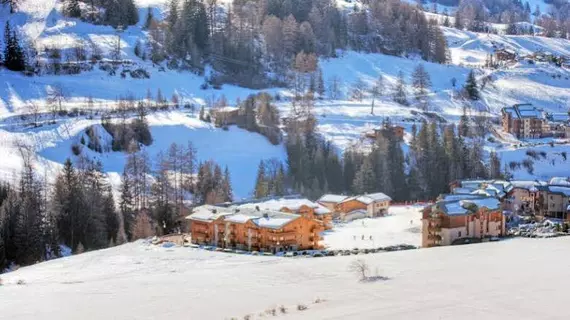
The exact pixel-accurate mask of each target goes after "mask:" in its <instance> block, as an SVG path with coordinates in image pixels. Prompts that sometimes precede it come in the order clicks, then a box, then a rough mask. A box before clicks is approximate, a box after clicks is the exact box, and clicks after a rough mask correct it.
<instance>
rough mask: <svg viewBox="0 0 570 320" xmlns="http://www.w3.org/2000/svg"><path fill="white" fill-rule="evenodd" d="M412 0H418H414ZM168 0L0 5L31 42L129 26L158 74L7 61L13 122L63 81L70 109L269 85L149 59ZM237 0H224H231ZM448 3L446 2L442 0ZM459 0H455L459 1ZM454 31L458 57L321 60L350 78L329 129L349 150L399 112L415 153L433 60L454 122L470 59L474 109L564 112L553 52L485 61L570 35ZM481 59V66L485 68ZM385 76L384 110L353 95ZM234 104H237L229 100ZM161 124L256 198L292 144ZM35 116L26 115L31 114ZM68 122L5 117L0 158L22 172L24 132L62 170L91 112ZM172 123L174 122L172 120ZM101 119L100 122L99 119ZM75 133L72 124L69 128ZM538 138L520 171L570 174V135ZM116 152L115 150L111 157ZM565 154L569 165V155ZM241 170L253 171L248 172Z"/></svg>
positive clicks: (101, 35) (564, 50) (167, 139)
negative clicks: (45, 69) (404, 93)
mask: <svg viewBox="0 0 570 320" xmlns="http://www.w3.org/2000/svg"><path fill="white" fill-rule="evenodd" d="M410 1H411V0H410ZM168 2H169V1H168V0H137V1H136V3H137V5H138V6H139V11H140V17H141V22H140V23H139V25H137V26H131V27H129V28H127V29H126V30H125V31H124V32H123V33H121V34H117V32H116V31H115V30H114V29H113V28H111V27H108V26H95V25H91V24H88V23H85V22H82V21H79V20H76V19H70V18H66V17H64V16H63V15H62V14H61V9H62V8H61V5H62V4H61V2H59V1H55V0H46V1H37V0H22V1H21V4H20V6H19V11H18V13H16V14H14V15H8V8H7V7H6V6H4V7H2V9H0V25H4V22H5V21H6V19H7V18H9V20H10V22H11V24H12V25H13V26H14V27H15V28H16V29H17V30H19V31H20V32H21V33H22V35H25V36H26V38H27V39H28V40H29V42H31V43H34V44H35V45H36V46H39V47H42V46H57V47H59V48H61V49H63V50H66V49H69V48H71V47H73V46H74V45H75V44H76V43H77V42H78V41H79V40H82V41H87V42H93V43H96V44H98V45H99V46H100V47H101V48H102V49H103V51H104V52H105V53H108V52H109V50H110V49H111V48H113V47H114V44H115V40H116V38H117V37H118V36H120V38H121V43H122V47H121V48H122V54H121V55H122V58H125V59H130V60H132V61H134V63H135V65H136V67H140V68H143V69H145V70H147V71H148V72H149V73H150V75H151V78H150V79H131V78H130V77H128V76H127V79H121V77H120V76H119V75H116V76H109V75H108V74H107V73H106V72H104V71H101V70H99V68H98V67H97V66H96V67H95V69H94V70H93V71H90V72H84V73H82V74H79V75H73V76H53V75H44V76H39V77H26V76H24V75H22V74H19V73H13V72H10V71H7V70H5V69H1V70H0V79H2V81H0V119H2V120H3V121H8V122H9V121H13V120H14V119H18V118H19V115H21V114H22V113H25V112H27V110H26V106H27V105H29V103H30V102H35V103H37V104H38V105H39V106H40V107H41V108H43V109H45V108H46V103H45V98H46V96H47V93H48V92H49V91H50V90H51V89H52V88H53V86H56V85H58V86H61V87H62V88H63V89H64V91H65V92H66V93H67V94H68V95H69V97H70V98H69V100H68V101H67V102H66V103H65V104H66V107H68V108H69V109H71V108H73V107H82V106H84V105H85V101H86V97H88V96H92V97H93V98H94V100H95V107H96V108H101V109H105V108H110V107H113V106H114V105H115V102H116V99H117V97H120V96H125V95H127V94H132V95H133V96H135V97H137V98H143V97H145V96H146V92H147V90H149V89H150V91H151V93H152V95H153V96H156V92H157V90H158V89H159V88H160V89H161V91H162V93H163V95H164V96H165V97H167V98H169V97H171V95H173V94H175V93H176V94H177V95H178V96H179V97H180V100H181V101H183V102H189V103H194V104H196V105H197V109H198V108H199V106H200V105H203V104H205V103H206V101H211V100H212V99H214V98H220V97H221V96H222V95H224V96H225V97H226V98H227V100H228V102H229V103H230V104H231V105H232V106H233V104H234V103H235V102H236V101H237V100H238V99H241V100H243V99H245V98H246V97H247V95H249V94H251V93H255V92H258V91H257V90H251V89H246V88H240V87H237V86H233V85H224V86H223V87H222V90H214V89H207V90H201V89H200V85H201V84H203V82H204V79H203V76H198V75H195V74H193V73H189V72H177V71H173V70H169V69H166V71H165V72H162V71H159V69H158V68H157V67H155V66H152V64H151V63H150V62H148V61H146V62H145V61H142V60H141V59H139V58H137V57H135V56H134V54H133V47H134V45H135V43H136V41H137V39H139V38H141V39H144V37H146V31H145V30H143V29H142V28H141V27H142V24H143V23H144V17H145V14H146V10H147V8H148V7H151V9H152V10H153V12H154V13H155V16H157V17H159V18H160V17H163V16H164V14H165V12H166V8H167V5H168ZM227 2H228V1H226V0H224V1H223V2H220V3H221V4H222V3H223V4H224V5H225V4H227ZM337 3H338V5H339V6H344V7H346V8H347V9H350V8H352V6H353V5H354V3H355V1H350V2H347V1H343V0H342V1H341V0H339V1H337ZM530 4H531V9H532V10H534V6H535V4H539V5H541V9H543V10H542V11H543V12H546V11H547V10H544V9H546V7H542V6H543V5H544V6H546V4H544V3H543V2H542V1H541V0H533V1H532V2H531V3H530ZM440 9H442V8H440ZM450 9H451V8H450ZM443 31H444V34H445V36H446V37H447V40H448V43H449V46H450V51H451V58H452V63H451V64H448V65H440V64H435V63H429V62H425V61H422V60H419V59H415V58H414V57H408V58H404V57H394V56H387V55H382V54H365V53H357V52H352V51H346V52H339V58H335V59H322V60H321V61H320V66H321V68H322V70H323V78H324V80H325V83H328V82H329V80H330V79H331V78H332V77H333V76H338V77H339V78H340V79H341V81H342V85H341V91H342V96H341V97H339V98H338V100H334V101H330V100H324V101H319V102H317V103H316V106H315V108H314V113H315V115H316V116H317V118H318V121H319V122H318V127H317V128H318V130H319V132H320V133H321V134H322V135H323V136H324V137H325V138H326V139H327V140H329V141H331V142H332V143H333V144H334V145H335V146H336V147H338V149H339V150H340V151H343V150H344V149H346V148H348V147H350V146H353V145H355V144H359V145H361V147H362V146H366V143H367V142H366V141H365V139H363V138H362V134H363V133H364V132H367V131H370V130H371V129H373V128H376V127H378V126H379V125H380V124H381V123H382V121H383V120H384V119H386V118H390V120H391V121H392V123H394V124H398V125H401V126H403V127H404V129H405V131H406V133H405V136H404V144H403V145H402V148H403V149H404V152H407V149H408V145H407V143H408V142H409V139H410V137H411V136H410V132H411V127H412V125H413V124H416V125H419V124H420V122H419V121H420V120H421V117H420V116H417V113H418V112H421V110H419V109H417V108H416V107H415V103H414V102H413V97H412V92H413V90H412V87H411V83H410V82H411V74H412V72H413V70H414V68H415V67H416V66H417V65H418V64H420V63H422V64H424V66H425V69H426V70H427V72H428V73H429V74H430V76H431V80H432V88H431V91H430V93H429V96H430V111H433V112H435V113H437V114H438V115H440V116H441V117H443V118H445V119H446V120H447V121H448V122H457V121H458V119H459V116H460V115H461V113H462V108H463V106H464V102H463V101H462V100H460V99H458V98H457V97H456V94H454V88H453V86H452V79H456V80H457V84H456V88H460V87H461V86H462V85H463V84H464V82H465V79H466V78H467V75H468V73H469V72H470V71H471V70H475V73H476V76H477V77H478V78H479V79H480V80H481V79H483V78H489V79H491V80H490V81H489V83H488V84H487V85H486V86H485V89H484V90H482V92H481V100H480V101H477V102H475V103H473V104H472V111H471V112H472V114H474V115H478V114H481V115H487V116H491V117H497V116H498V115H499V113H500V110H501V108H503V107H505V106H508V105H512V104H514V103H532V104H534V105H535V106H536V107H538V108H541V109H544V111H547V112H553V113H564V112H567V111H568V106H569V105H570V90H569V89H570V71H569V70H568V69H565V68H558V67H555V66H553V65H550V64H546V63H537V64H535V65H529V64H526V62H521V63H517V64H514V65H510V66H508V67H506V68H503V69H499V70H487V69H478V68H479V67H481V66H482V64H483V63H484V60H485V57H486V55H487V54H489V53H492V52H493V51H494V49H495V48H506V49H509V50H513V51H515V52H517V53H518V54H519V55H526V54H529V53H532V52H534V51H536V50H543V51H548V52H552V53H554V54H560V55H566V56H570V41H568V40H565V39H552V38H544V37H538V36H537V37H533V36H506V35H492V34H478V33H473V32H468V31H461V30H456V29H452V28H443ZM474 68H475V69H474ZM399 71H402V72H403V73H404V76H405V78H406V82H407V83H408V94H409V97H408V98H409V100H410V101H411V102H412V106H411V107H402V106H400V105H398V104H396V103H394V102H393V101H392V99H391V88H392V86H393V85H394V84H395V82H396V79H397V75H398V72H399ZM379 75H382V76H383V77H384V79H385V83H386V94H385V96H384V97H382V98H381V99H378V100H376V101H375V109H374V114H371V110H370V109H371V108H370V105H371V99H370V97H365V98H364V99H363V100H362V101H353V100H349V96H350V95H349V93H350V89H351V86H352V85H353V83H355V82H356V80H357V79H359V78H360V79H363V80H364V82H366V83H368V84H369V85H370V84H372V83H373V81H374V80H375V79H376V78H377V77H378V76H379ZM267 91H269V92H270V93H272V94H275V93H280V94H281V96H282V97H287V96H290V95H291V93H290V92H288V91H287V90H286V89H283V88H269V89H268V90H267ZM230 107H231V106H230ZM279 108H280V110H281V113H282V115H283V116H288V115H290V111H291V109H290V103H289V102H281V103H279ZM153 117H154V120H153V128H152V133H153V135H154V138H155V144H156V145H153V146H151V148H150V149H151V153H154V152H157V150H159V149H164V147H166V146H168V145H169V144H170V143H171V142H185V141H187V140H188V139H190V140H192V141H193V142H194V143H195V145H197V147H198V154H199V156H200V158H201V160H207V159H210V158H211V159H214V160H216V161H218V162H220V163H221V164H222V165H226V164H227V165H228V166H229V167H230V170H231V173H232V179H233V182H234V186H235V185H236V184H237V183H239V184H240V186H235V188H237V189H238V190H236V195H237V196H238V197H246V196H247V195H248V193H249V192H250V191H251V187H252V186H253V183H250V180H252V178H251V177H253V176H254V175H255V170H254V166H255V164H257V163H259V160H262V159H267V158H272V157H276V158H278V159H284V158H285V154H284V151H283V149H282V146H278V147H273V146H270V145H268V144H267V142H266V140H265V139H264V138H261V137H256V136H255V134H250V133H246V132H243V131H241V130H238V129H235V128H231V129H230V131H229V132H222V131H221V130H217V129H214V128H211V127H209V125H206V124H202V123H199V122H198V121H197V120H195V119H194V120H192V122H193V123H192V124H188V123H187V122H188V121H190V120H188V121H187V120H186V119H185V120H184V121H182V120H181V118H180V117H178V116H176V117H174V118H175V119H170V118H171V117H170V116H162V115H157V116H153ZM23 122H25V121H21V123H23ZM67 122H68V123H69V124H67V125H65V126H62V125H58V126H57V127H49V128H47V127H44V128H42V129H38V130H23V129H21V128H20V129H12V128H7V125H4V124H2V123H0V149H1V150H2V151H3V152H4V153H3V154H6V155H7V157H5V160H4V161H2V163H0V178H1V179H14V178H13V176H14V173H15V172H18V171H19V168H20V160H19V159H18V152H17V151H16V150H14V147H13V142H14V141H15V140H17V139H24V140H26V141H35V142H37V143H39V144H40V146H39V147H38V150H37V152H38V154H39V160H40V162H41V163H40V164H38V166H40V167H39V169H40V171H45V172H46V173H47V174H49V175H52V174H53V173H55V171H54V169H56V168H57V166H55V167H54V166H52V165H51V164H53V163H61V162H62V161H63V160H64V159H65V158H67V157H70V156H71V150H70V148H68V147H69V146H71V144H72V143H73V141H74V139H75V138H77V134H79V132H80V131H81V130H83V129H84V128H85V126H86V125H87V124H86V123H85V122H84V121H77V123H73V122H74V121H71V120H70V121H67ZM162 122H164V123H162ZM91 124H96V123H95V122H94V123H91ZM68 132H71V134H69V133H68ZM499 140H501V141H500V143H497V144H491V143H488V144H487V146H486V151H487V152H490V151H492V150H496V151H497V152H498V153H499V154H500V155H501V157H502V161H503V163H504V164H508V163H509V162H511V161H515V160H516V161H518V160H520V159H521V158H523V157H524V152H525V151H526V150H527V149H528V148H529V147H528V146H524V147H522V148H514V145H516V144H520V143H521V141H519V140H518V139H515V138H513V137H512V136H510V135H508V134H503V136H502V137H501V139H499ZM536 149H539V150H540V149H547V150H545V151H547V152H548V159H544V160H540V161H535V168H534V171H533V172H532V173H528V172H526V171H525V170H524V169H520V170H516V171H515V172H514V176H515V178H517V179H536V178H539V179H549V176H553V175H560V176H565V175H568V170H567V163H566V161H565V160H563V159H562V157H561V156H560V154H561V153H562V152H567V151H570V147H569V146H568V145H567V144H563V145H556V146H555V148H550V147H548V146H539V147H536ZM101 158H103V159H102V161H103V163H104V167H105V168H104V169H105V170H106V171H108V172H109V173H110V177H111V179H112V180H113V181H116V182H118V181H119V176H118V175H116V173H120V172H121V171H122V165H123V164H124V155H123V154H118V153H110V154H104V155H103V156H101ZM106 159H107V160H106ZM560 164H562V165H560ZM242 181H246V182H245V183H242Z"/></svg>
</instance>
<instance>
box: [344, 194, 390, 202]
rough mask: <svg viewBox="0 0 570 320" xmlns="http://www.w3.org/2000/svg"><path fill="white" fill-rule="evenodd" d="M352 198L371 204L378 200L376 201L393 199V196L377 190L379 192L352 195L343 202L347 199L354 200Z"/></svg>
mask: <svg viewBox="0 0 570 320" xmlns="http://www.w3.org/2000/svg"><path fill="white" fill-rule="evenodd" d="M352 200H356V201H359V202H362V203H364V204H365V205H369V204H371V203H373V202H376V201H392V198H390V197H389V196H387V195H385V194H384V193H382V192H377V193H371V194H365V195H362V196H354V197H350V198H347V199H345V200H343V201H342V202H347V201H352Z"/></svg>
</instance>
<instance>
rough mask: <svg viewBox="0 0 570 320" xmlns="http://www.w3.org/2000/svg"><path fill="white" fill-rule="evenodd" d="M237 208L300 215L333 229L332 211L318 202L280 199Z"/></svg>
mask: <svg viewBox="0 0 570 320" xmlns="http://www.w3.org/2000/svg"><path fill="white" fill-rule="evenodd" d="M234 207H236V208H248V209H255V208H260V209H262V210H270V211H281V212H286V213H294V214H300V215H302V216H304V217H306V218H308V219H316V220H319V221H322V222H323V224H324V227H325V229H326V230H329V229H332V226H333V225H332V220H333V217H332V214H333V213H332V211H331V210H330V209H329V208H328V207H326V206H323V205H321V204H319V203H317V202H313V201H310V200H308V199H302V198H280V199H271V200H267V201H262V202H250V203H245V204H241V205H234Z"/></svg>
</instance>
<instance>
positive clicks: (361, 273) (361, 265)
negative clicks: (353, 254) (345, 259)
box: [348, 259, 370, 281]
mask: <svg viewBox="0 0 570 320" xmlns="http://www.w3.org/2000/svg"><path fill="white" fill-rule="evenodd" d="M348 270H349V271H350V272H353V273H355V274H356V275H357V276H358V277H359V278H360V281H365V280H366V279H368V273H369V272H370V268H369V267H368V264H367V263H366V261H364V260H362V259H358V260H354V261H352V262H351V263H350V265H349V266H348Z"/></svg>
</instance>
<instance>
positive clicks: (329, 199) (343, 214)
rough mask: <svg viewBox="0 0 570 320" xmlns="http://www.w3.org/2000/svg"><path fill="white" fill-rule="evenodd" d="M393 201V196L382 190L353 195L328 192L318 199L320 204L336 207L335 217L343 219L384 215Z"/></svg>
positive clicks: (350, 219)
mask: <svg viewBox="0 0 570 320" xmlns="http://www.w3.org/2000/svg"><path fill="white" fill-rule="evenodd" d="M391 201H392V198H390V197H389V196H387V195H385V194H383V193H381V192H378V193H373V194H365V195H362V196H353V197H347V196H339V195H332V194H327V195H324V196H322V197H321V198H320V199H319V200H318V202H319V203H320V204H322V205H324V206H327V207H328V208H334V209H333V211H334V215H335V217H337V218H339V219H341V220H343V221H352V220H355V219H362V218H374V217H380V216H383V215H385V214H386V212H388V208H389V207H390V203H391Z"/></svg>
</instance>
